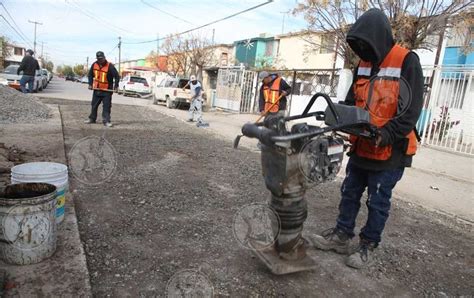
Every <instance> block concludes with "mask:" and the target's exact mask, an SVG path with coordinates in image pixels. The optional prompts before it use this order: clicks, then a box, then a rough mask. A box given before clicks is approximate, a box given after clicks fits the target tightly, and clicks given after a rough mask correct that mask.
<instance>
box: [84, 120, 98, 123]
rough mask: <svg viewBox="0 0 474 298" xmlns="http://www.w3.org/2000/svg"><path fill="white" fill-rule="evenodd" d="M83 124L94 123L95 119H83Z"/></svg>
mask: <svg viewBox="0 0 474 298" xmlns="http://www.w3.org/2000/svg"><path fill="white" fill-rule="evenodd" d="M84 123H85V124H92V123H95V121H92V120H91V119H87V120H84Z"/></svg>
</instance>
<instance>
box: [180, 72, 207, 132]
mask: <svg viewBox="0 0 474 298" xmlns="http://www.w3.org/2000/svg"><path fill="white" fill-rule="evenodd" d="M187 86H189V89H190V90H191V105H190V107H189V116H188V122H193V121H194V119H195V118H196V119H197V120H196V121H197V123H196V126H198V127H200V126H208V124H207V123H205V122H204V120H202V85H201V82H199V81H198V80H197V79H196V76H194V75H192V76H191V77H190V78H189V81H188V83H187V84H186V86H184V87H183V90H185V89H186V87H187Z"/></svg>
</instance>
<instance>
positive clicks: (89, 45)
mask: <svg viewBox="0 0 474 298" xmlns="http://www.w3.org/2000/svg"><path fill="white" fill-rule="evenodd" d="M0 1H1V2H2V3H3V4H4V5H5V7H6V8H7V9H8V11H9V12H10V14H11V15H12V17H13V18H14V20H15V22H16V23H17V24H18V26H19V27H20V29H21V31H22V32H23V33H24V34H25V35H26V36H27V38H28V40H29V42H28V43H29V44H30V45H31V44H32V43H33V42H32V41H33V31H34V26H33V24H30V23H28V20H37V21H39V22H42V23H43V25H41V26H38V31H37V42H38V45H37V53H38V54H40V52H41V42H44V52H45V54H48V56H49V57H51V59H52V60H53V62H54V63H55V64H56V65H59V64H64V63H66V64H76V63H85V61H86V57H87V56H89V61H90V62H91V61H92V59H93V57H94V56H95V52H96V51H97V50H102V51H104V52H105V54H106V56H107V57H108V59H109V60H110V61H112V62H115V61H118V50H117V48H116V44H117V43H118V36H121V37H122V41H123V42H124V43H123V46H122V60H126V59H137V58H142V57H144V56H146V54H148V53H149V52H150V51H151V50H155V49H156V43H149V44H140V45H132V44H126V43H127V42H136V41H143V40H152V39H155V38H156V37H157V35H159V36H160V37H163V36H166V35H167V34H171V33H177V32H181V31H184V30H187V29H190V28H193V27H196V26H198V25H202V24H205V23H208V22H211V21H213V20H216V19H219V18H222V17H225V16H228V15H230V14H232V13H235V12H237V11H240V10H243V9H246V8H249V7H252V6H255V5H258V4H260V3H263V2H265V0H229V1H216V0H200V1H199V0H194V1H191V0H179V1H170V0H144V1H145V2H147V3H149V4H151V5H153V6H156V7H158V8H159V9H161V10H163V11H166V12H168V13H170V14H173V15H175V16H178V19H177V18H174V17H172V16H169V15H167V14H165V13H163V12H160V11H157V10H155V9H153V8H151V7H149V6H147V5H145V4H144V3H142V2H141V0H118V1H117V0H116V1H112V0H102V1H93V0H0ZM296 4H297V1H296V0H275V1H274V2H273V3H270V4H268V5H265V6H262V7H260V8H258V9H256V10H253V11H250V12H247V13H245V14H242V15H239V16H236V17H234V18H232V19H229V20H225V21H222V22H220V23H217V24H214V25H212V26H209V27H207V28H204V29H201V30H200V32H199V34H201V35H206V36H208V37H209V38H211V36H212V29H215V42H216V43H232V42H233V41H235V40H241V39H245V38H250V37H254V36H258V35H259V34H260V33H270V34H280V33H281V31H282V20H283V16H284V15H285V22H284V31H285V32H290V31H297V30H301V29H303V28H305V27H306V23H305V21H304V20H303V18H302V17H301V16H299V17H293V16H292V15H291V14H285V12H287V11H289V10H291V9H293V8H294V7H295V6H296ZM0 14H2V15H3V16H4V17H6V18H7V19H9V18H8V16H7V14H6V12H5V11H4V10H3V7H0ZM87 15H89V16H87ZM94 18H100V19H101V21H97V20H94ZM12 25H13V24H12ZM0 32H1V33H0V34H2V35H6V36H7V37H8V38H9V39H10V40H12V41H14V42H17V43H18V44H25V42H24V41H23V40H22V39H21V38H20V37H18V35H17V34H16V33H15V32H14V31H13V30H11V29H10V28H9V27H8V26H7V25H6V24H5V22H4V21H3V19H1V18H0ZM27 47H32V46H27Z"/></svg>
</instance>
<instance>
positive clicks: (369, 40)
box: [346, 8, 395, 65]
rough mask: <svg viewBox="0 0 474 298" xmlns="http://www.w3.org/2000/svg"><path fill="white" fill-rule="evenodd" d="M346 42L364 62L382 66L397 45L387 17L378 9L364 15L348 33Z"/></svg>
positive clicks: (370, 10)
mask: <svg viewBox="0 0 474 298" xmlns="http://www.w3.org/2000/svg"><path fill="white" fill-rule="evenodd" d="M346 41H347V43H348V44H349V46H350V47H351V49H352V50H353V51H354V52H355V53H356V54H357V56H359V57H360V58H361V59H362V60H364V61H369V62H372V63H374V64H377V65H378V64H380V63H381V62H382V61H383V59H384V58H385V56H387V54H388V52H390V50H391V49H392V47H393V45H394V44H395V42H394V40H393V35H392V28H391V26H390V21H389V20H388V18H387V16H386V15H385V14H384V13H383V12H382V11H381V10H380V9H377V8H372V9H369V10H368V11H366V12H365V13H364V14H362V15H361V16H360V17H359V18H358V19H357V20H356V22H355V23H354V25H352V27H351V29H349V32H348V33H347V37H346Z"/></svg>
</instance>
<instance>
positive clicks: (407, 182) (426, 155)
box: [149, 105, 474, 223]
mask: <svg viewBox="0 0 474 298" xmlns="http://www.w3.org/2000/svg"><path fill="white" fill-rule="evenodd" d="M149 107H150V108H152V109H154V110H156V111H158V112H160V113H163V114H166V115H168V116H172V117H175V118H177V119H180V120H182V121H183V122H185V121H186V119H187V111H186V110H177V109H167V108H166V107H164V106H161V105H158V106H157V105H149ZM203 118H204V120H205V121H206V122H209V124H210V126H209V128H205V129H207V130H209V131H210V132H212V133H215V134H216V135H218V136H220V137H222V138H223V139H225V140H227V141H228V142H229V145H230V146H232V142H233V140H234V138H235V136H236V135H238V134H240V129H241V128H242V125H243V124H245V123H246V122H251V121H255V120H256V119H257V118H258V116H257V115H252V114H235V113H227V112H219V111H211V112H207V113H204V115H203ZM185 123H186V125H194V124H192V123H191V124H190V123H187V122H185ZM240 146H241V147H245V148H247V149H250V150H252V151H253V150H255V151H256V150H258V149H257V141H256V140H255V139H248V138H245V137H243V138H242V139H241V141H240ZM347 160H348V158H345V162H347ZM343 175H344V174H343V171H341V173H340V176H341V177H342V176H343ZM473 193H474V158H473V157H468V156H462V155H457V154H453V153H448V152H443V151H439V150H435V149H432V148H429V147H421V148H420V149H419V151H418V153H417V154H416V156H415V157H414V163H413V167H412V168H407V169H406V171H405V174H404V178H403V179H402V181H400V182H399V184H398V185H397V186H396V188H395V194H394V197H396V198H398V199H401V200H404V201H407V202H410V203H414V204H417V205H420V206H422V207H424V208H426V209H429V210H434V211H437V212H441V213H443V214H448V215H450V216H454V217H457V218H459V219H461V220H463V221H467V222H470V223H474V197H473V195H472V194H473Z"/></svg>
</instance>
